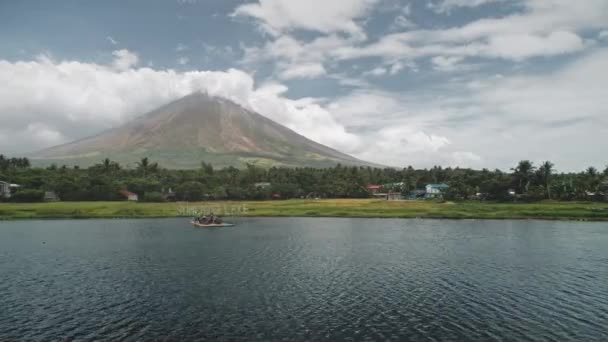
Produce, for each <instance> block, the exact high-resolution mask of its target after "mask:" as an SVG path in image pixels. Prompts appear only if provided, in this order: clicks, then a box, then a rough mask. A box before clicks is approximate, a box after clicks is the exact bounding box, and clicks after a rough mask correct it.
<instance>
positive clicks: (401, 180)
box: [0, 155, 608, 201]
mask: <svg viewBox="0 0 608 342" xmlns="http://www.w3.org/2000/svg"><path fill="white" fill-rule="evenodd" d="M0 181H6V182H9V183H15V184H19V185H20V187H18V188H16V189H15V190H14V194H13V195H12V196H11V199H10V200H13V201H42V200H43V196H44V193H45V192H47V191H52V192H54V193H55V194H56V195H57V196H58V197H59V199H61V200H64V201H97V200H109V201H113V200H121V199H124V198H123V197H122V196H121V195H120V193H119V191H120V190H129V191H131V192H134V193H136V194H138V195H139V198H140V200H144V201H165V200H180V201H199V200H226V199H228V200H245V199H250V200H265V199H273V198H275V199H276V198H281V199H287V198H302V197H306V198H311V197H313V198H365V197H370V196H371V194H370V192H369V191H368V190H367V188H366V185H368V184H379V185H384V187H383V188H382V189H381V191H392V192H401V193H403V194H404V195H406V194H408V193H409V192H411V191H413V190H417V189H424V187H425V185H426V184H428V183H445V184H448V185H449V188H448V189H447V190H445V192H444V193H443V198H444V199H446V200H472V199H476V200H488V201H539V200H544V199H552V200H562V201H573V200H597V201H603V200H606V198H607V196H608V167H606V169H604V170H603V171H599V170H597V169H596V168H595V167H589V168H587V169H586V170H584V171H581V172H567V173H564V172H562V173H558V172H556V171H555V168H554V165H553V163H551V162H549V161H547V162H544V163H542V164H540V165H538V166H536V165H534V164H533V163H532V162H530V161H528V160H523V161H520V162H519V163H518V164H517V165H516V166H514V167H513V168H512V169H510V170H509V171H507V172H504V171H501V170H498V169H496V170H488V169H483V170H473V169H467V168H458V167H456V168H451V167H447V168H442V167H441V166H435V167H433V168H430V169H414V168H413V167H411V166H409V167H406V168H403V169H394V168H384V169H381V168H371V167H358V166H343V165H339V164H338V165H336V166H335V167H332V168H309V167H301V168H286V167H271V168H261V167H256V166H254V165H247V167H246V168H244V169H237V168H234V167H227V168H222V169H215V168H214V167H213V166H212V165H211V164H208V163H205V162H202V163H201V166H200V168H198V169H192V170H169V169H165V168H162V167H160V166H159V165H158V164H157V163H154V162H152V161H150V160H149V159H148V158H143V159H142V160H140V161H139V162H138V163H137V164H136V167H135V168H124V167H123V166H121V165H120V164H119V163H117V162H115V161H111V160H109V159H105V160H102V161H100V163H98V164H95V165H93V166H91V167H89V168H79V167H77V166H76V167H67V166H65V165H64V166H57V165H51V166H49V167H46V168H39V167H32V166H31V165H30V162H29V160H28V159H27V158H7V157H5V156H3V155H0ZM261 183H262V184H261ZM266 183H269V184H266Z"/></svg>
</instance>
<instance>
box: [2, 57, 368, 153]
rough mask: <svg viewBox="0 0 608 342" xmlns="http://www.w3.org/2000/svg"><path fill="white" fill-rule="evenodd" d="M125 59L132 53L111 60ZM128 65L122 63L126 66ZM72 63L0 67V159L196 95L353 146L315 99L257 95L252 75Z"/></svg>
mask: <svg viewBox="0 0 608 342" xmlns="http://www.w3.org/2000/svg"><path fill="white" fill-rule="evenodd" d="M117 55H118V56H117V58H119V59H124V58H125V56H127V57H128V56H131V54H130V53H124V52H120V53H117ZM127 59H128V58H127ZM116 64H117V63H116V61H114V63H113V64H112V65H108V66H106V65H99V64H92V63H81V62H75V61H61V62H55V61H52V60H50V59H48V58H41V59H39V60H36V61H27V62H15V63H13V62H8V61H5V60H0V82H2V83H4V84H9V83H10V84H11V87H0V119H2V121H3V122H4V124H3V125H2V127H0V136H2V137H3V141H4V140H6V141H8V144H3V146H2V148H3V152H9V151H14V152H25V151H31V150H35V149H39V148H44V147H49V146H50V145H54V144H57V143H62V142H65V141H70V140H74V139H77V138H81V137H84V136H87V135H91V134H95V133H98V132H99V131H102V130H104V129H107V128H110V127H113V126H117V125H119V124H122V123H124V122H126V121H128V120H130V119H132V118H134V117H135V116H137V115H141V114H142V113H145V112H147V111H149V110H152V109H154V108H156V107H158V106H160V105H162V104H165V103H168V102H170V101H172V100H175V99H177V98H180V97H182V96H185V95H187V94H190V93H192V92H195V91H206V92H208V93H209V94H211V95H215V96H222V97H225V98H228V99H231V100H233V101H235V102H237V103H239V104H241V105H243V106H245V107H247V108H250V109H252V110H256V111H258V112H260V113H261V114H263V115H266V116H267V117H269V118H271V119H273V120H275V121H278V122H279V123H282V124H284V125H286V126H287V127H290V128H292V129H294V130H295V131H296V132H298V133H300V134H303V135H305V136H307V137H310V138H313V139H315V140H316V141H318V142H320V143H324V144H329V145H330V146H333V147H336V148H343V147H345V146H352V145H357V144H358V143H359V138H358V137H357V136H355V135H353V134H351V133H348V132H346V130H345V128H344V126H343V125H341V124H339V123H337V121H335V119H334V118H333V116H332V115H331V113H330V112H329V111H328V110H326V109H325V108H324V107H323V106H322V105H321V104H319V103H318V101H317V100H315V99H298V100H292V99H289V98H286V97H285V96H284V95H283V93H284V92H285V91H286V87H285V86H283V85H279V84H274V85H272V86H271V85H264V86H262V87H260V88H256V87H255V85H254V81H253V78H252V76H251V75H249V74H247V73H245V72H243V71H240V70H235V69H230V70H227V71H189V72H177V71H174V70H153V69H150V68H138V69H135V68H133V67H132V68H129V69H124V67H125V66H127V65H133V64H134V61H133V59H132V58H131V59H130V60H129V62H124V63H122V64H121V63H118V64H119V65H120V68H117V67H116V66H117V65H116Z"/></svg>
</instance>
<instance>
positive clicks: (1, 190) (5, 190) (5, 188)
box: [0, 181, 21, 198]
mask: <svg viewBox="0 0 608 342" xmlns="http://www.w3.org/2000/svg"><path fill="white" fill-rule="evenodd" d="M20 187H21V185H19V184H12V183H8V182H3V181H0V198H9V197H11V193H12V191H13V190H14V189H17V188H20Z"/></svg>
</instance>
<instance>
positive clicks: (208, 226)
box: [190, 221, 234, 228]
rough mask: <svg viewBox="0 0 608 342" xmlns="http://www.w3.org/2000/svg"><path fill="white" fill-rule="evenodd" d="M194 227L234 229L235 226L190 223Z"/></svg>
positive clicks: (228, 224) (229, 224) (230, 224)
mask: <svg viewBox="0 0 608 342" xmlns="http://www.w3.org/2000/svg"><path fill="white" fill-rule="evenodd" d="M190 223H192V225H194V226H197V227H205V228H220V227H232V226H234V224H232V223H211V224H202V223H198V222H196V221H190Z"/></svg>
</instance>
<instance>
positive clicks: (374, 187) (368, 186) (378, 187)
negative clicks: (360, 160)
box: [366, 184, 380, 190]
mask: <svg viewBox="0 0 608 342" xmlns="http://www.w3.org/2000/svg"><path fill="white" fill-rule="evenodd" d="M366 188H368V189H371V190H376V189H380V185H375V184H368V185H367V186H366Z"/></svg>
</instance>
